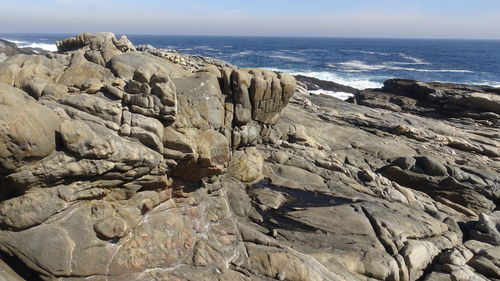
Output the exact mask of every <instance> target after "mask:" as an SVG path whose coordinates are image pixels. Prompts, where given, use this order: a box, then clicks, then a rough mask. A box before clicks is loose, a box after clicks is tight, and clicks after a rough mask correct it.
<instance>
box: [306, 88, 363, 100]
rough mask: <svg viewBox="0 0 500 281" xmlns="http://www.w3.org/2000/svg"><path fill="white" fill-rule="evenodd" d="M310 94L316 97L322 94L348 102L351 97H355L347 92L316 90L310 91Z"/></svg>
mask: <svg viewBox="0 0 500 281" xmlns="http://www.w3.org/2000/svg"><path fill="white" fill-rule="evenodd" d="M308 92H309V93H311V94H314V95H321V94H323V95H328V96H332V97H336V98H338V99H341V100H347V99H348V98H350V97H354V95H353V94H351V93H345V92H334V91H325V90H314V91H308Z"/></svg>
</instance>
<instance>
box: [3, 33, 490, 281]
mask: <svg viewBox="0 0 500 281" xmlns="http://www.w3.org/2000/svg"><path fill="white" fill-rule="evenodd" d="M57 46H58V49H59V51H58V52H57V53H48V54H46V55H24V54H18V55H15V54H11V53H9V54H6V55H5V57H6V59H5V60H4V61H3V62H0V280H3V279H6V280H23V278H24V279H25V280H64V281H66V280H69V281H76V280H91V281H97V280H106V281H115V280H116V281H122V280H130V281H132V280H144V281H146V280H214V281H215V280H217V281H220V280H227V281H230V280H231V281H232V280H291V281H299V280H318V281H320V280H325V281H326V280H395V281H396V280H397V281H399V280H401V281H406V280H412V281H413V280H488V278H492V279H493V278H499V276H498V270H497V266H498V265H499V264H500V262H499V257H498V247H499V243H500V242H499V241H500V234H499V231H498V229H499V225H500V223H499V221H500V219H499V214H498V212H494V210H496V209H497V205H496V204H497V203H498V198H499V196H500V192H499V190H500V178H499V176H498V175H499V174H500V167H499V166H498V156H499V155H500V154H499V147H500V144H499V142H498V141H499V138H498V135H499V131H498V124H499V123H498V120H499V119H498V115H497V113H498V112H497V105H496V104H497V103H496V101H497V97H496V96H495V92H494V91H493V90H492V89H489V88H488V89H487V88H476V89H475V90H474V91H473V93H472V92H471V91H469V90H468V89H469V88H467V87H464V86H463V85H451V84H436V83H420V82H416V81H407V80H392V81H389V82H387V83H386V85H385V87H384V88H382V89H376V90H374V89H372V90H366V91H363V92H360V93H357V94H356V96H355V98H354V99H352V100H351V101H353V102H354V100H355V101H356V102H357V103H358V104H360V105H356V104H351V103H347V102H344V101H340V100H336V99H332V98H329V97H326V96H310V95H309V94H308V93H307V89H306V87H305V85H304V84H301V83H297V82H296V81H295V78H294V77H292V76H290V75H288V74H285V73H276V72H272V71H268V70H262V69H242V68H238V67H236V66H232V65H231V64H229V63H226V62H223V61H220V60H217V59H211V58H203V57H199V56H192V55H183V54H180V53H177V52H175V51H169V50H161V49H155V48H152V47H150V46H134V45H133V44H132V43H131V42H130V41H129V40H128V39H127V38H126V37H121V38H120V39H116V37H115V36H114V35H113V34H111V33H97V34H88V33H86V34H81V35H78V36H76V37H73V38H68V39H66V40H63V41H61V42H58V43H57ZM450 103H451V105H450ZM457 108H462V109H463V108H466V109H467V110H469V111H456V112H457V114H455V115H451V114H452V113H453V112H454V110H456V109H457ZM438 109H443V110H441V111H439V110H438ZM436 112H440V113H442V114H441V115H439V116H437V117H436V115H435V114H436ZM458 112H459V113H458Z"/></svg>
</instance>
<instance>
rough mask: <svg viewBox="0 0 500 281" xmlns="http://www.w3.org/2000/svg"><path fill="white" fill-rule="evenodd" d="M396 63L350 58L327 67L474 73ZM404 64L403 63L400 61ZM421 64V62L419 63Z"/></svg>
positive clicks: (349, 70)
mask: <svg viewBox="0 0 500 281" xmlns="http://www.w3.org/2000/svg"><path fill="white" fill-rule="evenodd" d="M397 64H401V63H400V62H387V63H383V64H367V63H365V62H363V61H359V60H352V61H346V62H340V63H334V64H332V63H330V64H328V66H329V67H336V66H338V67H339V68H340V70H341V71H343V72H366V71H374V70H381V69H386V70H402V71H415V72H436V73H474V71H470V70H465V69H421V68H414V67H402V66H396V65H397ZM402 64H405V63H402ZM411 64H417V63H411ZM419 64H423V63H419Z"/></svg>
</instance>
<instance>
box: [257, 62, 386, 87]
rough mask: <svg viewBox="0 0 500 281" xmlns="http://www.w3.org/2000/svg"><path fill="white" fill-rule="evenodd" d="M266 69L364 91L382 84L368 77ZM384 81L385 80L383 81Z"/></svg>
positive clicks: (324, 72)
mask: <svg viewBox="0 0 500 281" xmlns="http://www.w3.org/2000/svg"><path fill="white" fill-rule="evenodd" d="M266 69H269V70H272V71H278V72H286V73H290V74H292V75H303V76H308V77H313V78H317V79H320V80H325V81H331V82H335V83H337V84H341V85H344V86H349V87H353V88H356V89H358V90H364V89H369V88H381V87H382V86H383V85H384V84H383V83H381V82H377V81H373V80H371V79H370V78H369V77H368V78H366V77H342V76H340V75H338V74H336V73H333V72H326V71H295V70H290V69H279V68H273V67H266ZM384 80H385V79H384Z"/></svg>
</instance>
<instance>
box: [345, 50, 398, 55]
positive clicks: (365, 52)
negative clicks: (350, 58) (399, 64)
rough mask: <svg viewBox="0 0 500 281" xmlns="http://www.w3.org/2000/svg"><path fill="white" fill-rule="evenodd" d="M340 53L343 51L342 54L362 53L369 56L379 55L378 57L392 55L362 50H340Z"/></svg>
mask: <svg viewBox="0 0 500 281" xmlns="http://www.w3.org/2000/svg"><path fill="white" fill-rule="evenodd" d="M339 51H342V52H351V53H360V54H367V55H378V56H390V55H391V53H382V52H372V51H361V50H348V49H340V50H339Z"/></svg>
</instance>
